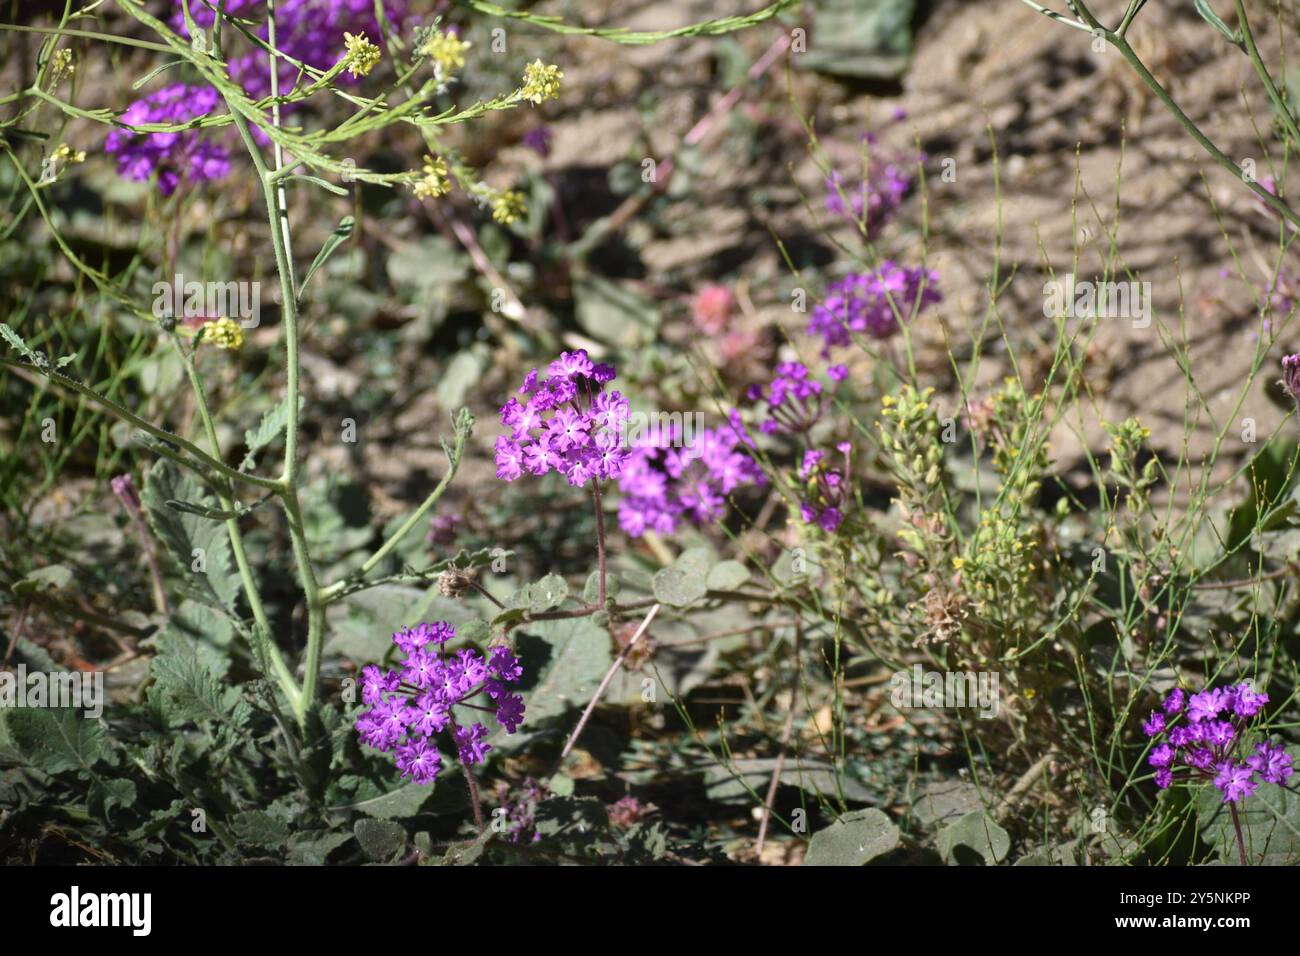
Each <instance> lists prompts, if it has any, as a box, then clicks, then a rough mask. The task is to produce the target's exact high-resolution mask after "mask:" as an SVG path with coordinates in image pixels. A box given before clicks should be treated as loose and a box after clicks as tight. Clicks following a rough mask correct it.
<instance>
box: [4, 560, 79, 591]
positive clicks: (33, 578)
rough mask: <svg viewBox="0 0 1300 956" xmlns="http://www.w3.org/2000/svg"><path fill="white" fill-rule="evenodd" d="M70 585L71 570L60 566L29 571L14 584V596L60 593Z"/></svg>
mask: <svg viewBox="0 0 1300 956" xmlns="http://www.w3.org/2000/svg"><path fill="white" fill-rule="evenodd" d="M71 583H72V569H71V568H69V567H67V566H66V565H62V564H51V565H49V566H48V567H44V568H38V569H37V570H35V571H29V572H28V573H27V574H25V575H23V577H22V578H21V579H20V580H18V581H15V582H14V587H13V590H14V593H15V594H34V593H36V592H37V591H61V590H63V589H64V588H66V587H67V586H68V585H69V584H71Z"/></svg>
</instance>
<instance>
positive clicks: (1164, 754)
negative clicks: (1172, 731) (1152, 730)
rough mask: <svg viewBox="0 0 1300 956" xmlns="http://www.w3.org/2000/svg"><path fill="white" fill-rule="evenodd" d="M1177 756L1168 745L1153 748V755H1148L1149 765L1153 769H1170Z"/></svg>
mask: <svg viewBox="0 0 1300 956" xmlns="http://www.w3.org/2000/svg"><path fill="white" fill-rule="evenodd" d="M1175 756H1177V753H1176V751H1175V750H1174V748H1173V747H1171V746H1169V745H1168V744H1160V745H1159V746H1157V747H1154V748H1152V750H1151V753H1150V754H1148V755H1147V763H1149V764H1150V765H1151V766H1153V767H1168V766H1169V765H1170V764H1172V763H1173V762H1174V757H1175Z"/></svg>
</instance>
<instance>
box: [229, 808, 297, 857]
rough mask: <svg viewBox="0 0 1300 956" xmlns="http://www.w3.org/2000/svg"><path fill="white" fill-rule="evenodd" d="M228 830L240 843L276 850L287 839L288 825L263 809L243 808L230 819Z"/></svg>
mask: <svg viewBox="0 0 1300 956" xmlns="http://www.w3.org/2000/svg"><path fill="white" fill-rule="evenodd" d="M230 830H231V832H232V833H233V834H234V835H235V839H237V840H238V841H239V842H240V843H247V844H248V845H249V846H255V847H261V848H262V849H264V850H278V849H280V848H281V847H283V846H284V844H285V841H287V840H288V839H289V825H288V824H287V823H285V822H284V821H283V820H277V819H276V818H275V817H273V816H271V815H270V814H269V813H267V812H266V811H265V810H245V811H242V812H240V813H236V814H235V816H234V818H233V819H232V820H231V821H230Z"/></svg>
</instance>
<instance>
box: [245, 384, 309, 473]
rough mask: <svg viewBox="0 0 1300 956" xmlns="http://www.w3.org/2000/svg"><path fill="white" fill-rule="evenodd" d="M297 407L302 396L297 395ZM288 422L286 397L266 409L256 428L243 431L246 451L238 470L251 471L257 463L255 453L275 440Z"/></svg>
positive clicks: (300, 403) (300, 402) (287, 401)
mask: <svg viewBox="0 0 1300 956" xmlns="http://www.w3.org/2000/svg"><path fill="white" fill-rule="evenodd" d="M298 408H299V409H300V410H301V408H302V396H299V397H298ZM288 424H289V400H288V399H287V398H286V399H284V400H282V401H280V402H277V403H276V404H275V405H274V406H272V407H271V408H269V409H267V411H266V412H265V413H264V414H263V415H262V419H261V421H259V422H258V423H257V427H256V428H250V429H248V430H247V431H245V432H244V442H245V443H246V444H247V445H248V453H247V454H245V455H244V460H243V462H242V463H241V464H240V466H239V469H240V471H252V470H253V468H254V466H255V465H256V464H257V453H258V452H259V451H261V450H262V449H263V448H265V447H266V446H267V445H269V444H271V442H273V441H275V440H276V439H277V438H278V437H280V434H281V433H282V432H283V431H284V429H285V426H286V425H288Z"/></svg>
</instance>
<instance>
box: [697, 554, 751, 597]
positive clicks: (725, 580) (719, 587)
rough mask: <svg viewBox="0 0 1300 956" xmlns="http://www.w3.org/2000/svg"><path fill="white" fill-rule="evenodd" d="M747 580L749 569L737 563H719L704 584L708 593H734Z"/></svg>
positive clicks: (712, 569)
mask: <svg viewBox="0 0 1300 956" xmlns="http://www.w3.org/2000/svg"><path fill="white" fill-rule="evenodd" d="M748 580H749V569H748V568H746V567H745V566H744V565H743V564H741V563H740V562H739V561H719V562H718V563H717V564H715V565H714V566H713V567H712V568H711V569H710V570H709V576H708V578H707V579H706V580H705V582H704V583H705V584H706V585H707V586H708V588H709V590H710V591H734V590H735V589H736V588H738V587H740V586H741V585H742V584H744V583H745V582H746V581H748Z"/></svg>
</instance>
